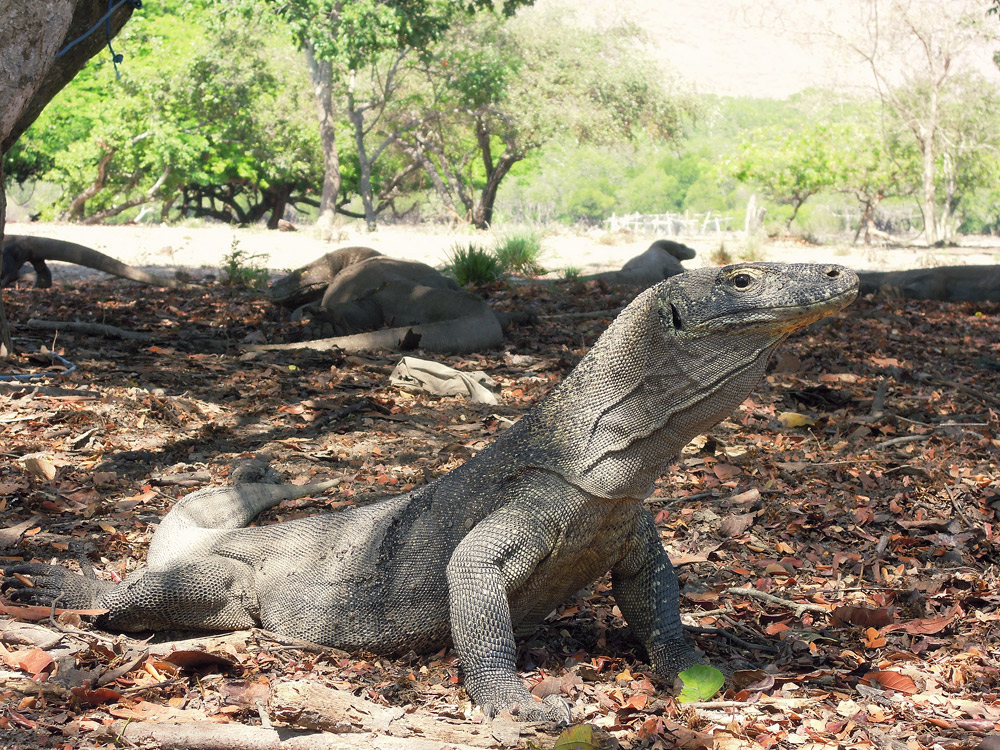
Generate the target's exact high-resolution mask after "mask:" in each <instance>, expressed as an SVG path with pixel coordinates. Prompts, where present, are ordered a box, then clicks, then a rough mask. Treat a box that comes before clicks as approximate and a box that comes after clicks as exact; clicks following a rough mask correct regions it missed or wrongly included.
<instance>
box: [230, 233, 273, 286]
mask: <svg viewBox="0 0 1000 750" xmlns="http://www.w3.org/2000/svg"><path fill="white" fill-rule="evenodd" d="M266 262H267V256H266V255H252V254H250V253H248V252H247V251H246V250H240V248H239V241H238V240H233V244H232V247H231V248H230V251H229V253H228V254H226V255H224V256H222V272H223V273H224V274H225V279H224V283H226V284H229V285H230V286H247V287H251V288H253V289H260V288H262V287H265V286H267V282H268V272H267V266H265V265H264V264H265V263H266Z"/></svg>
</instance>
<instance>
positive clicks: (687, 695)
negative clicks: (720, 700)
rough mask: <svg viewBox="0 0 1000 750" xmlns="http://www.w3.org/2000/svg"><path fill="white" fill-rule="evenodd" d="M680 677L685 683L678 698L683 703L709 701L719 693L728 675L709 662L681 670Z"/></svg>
mask: <svg viewBox="0 0 1000 750" xmlns="http://www.w3.org/2000/svg"><path fill="white" fill-rule="evenodd" d="M678 677H679V678H680V680H681V682H682V683H683V685H684V687H683V688H682V689H681V692H680V695H678V696H677V700H678V701H679V702H681V703H696V702H697V701H707V700H708V699H709V698H711V697H712V696H713V695H715V694H716V693H718V692H719V690H721V689H722V686H723V685H724V684H725V682H726V676H725V675H724V674H722V672H720V671H719V670H718V669H716V668H715V667H710V666H708V665H707V664H695V665H694V666H693V667H691V668H690V669H688V670H685V671H683V672H681V673H680V674H679V675H678Z"/></svg>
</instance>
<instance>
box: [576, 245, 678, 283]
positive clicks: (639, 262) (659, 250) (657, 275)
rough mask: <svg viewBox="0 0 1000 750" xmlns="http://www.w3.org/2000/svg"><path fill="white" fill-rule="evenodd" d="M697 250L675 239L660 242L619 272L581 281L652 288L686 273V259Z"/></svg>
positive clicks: (593, 275)
mask: <svg viewBox="0 0 1000 750" xmlns="http://www.w3.org/2000/svg"><path fill="white" fill-rule="evenodd" d="M694 257H695V251H694V250H693V249H692V248H690V247H688V246H687V245H684V244H682V243H680V242H674V241H673V240H656V241H655V242H653V243H652V244H651V245H650V246H649V247H648V248H647V249H646V251H645V252H643V253H640V254H639V255H637V256H635V257H634V258H632V259H630V260H628V261H626V263H625V265H623V266H622V267H621V269H620V270H618V271H603V272H601V273H595V274H591V275H590V276H581V277H580V281H603V282H604V283H606V284H620V285H622V286H641V287H647V286H652V285H653V284H655V283H657V282H658V281H663V280H664V279H669V278H670V277H671V276H676V275H677V274H679V273H683V272H684V266H682V265H681V261H682V260H691V259H692V258H694Z"/></svg>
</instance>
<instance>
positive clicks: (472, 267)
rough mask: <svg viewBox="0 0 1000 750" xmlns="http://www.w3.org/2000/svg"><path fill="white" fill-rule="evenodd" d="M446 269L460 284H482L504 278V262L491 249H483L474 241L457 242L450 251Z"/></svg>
mask: <svg viewBox="0 0 1000 750" xmlns="http://www.w3.org/2000/svg"><path fill="white" fill-rule="evenodd" d="M445 270H446V271H447V272H448V273H449V274H451V275H452V277H453V278H454V279H455V281H457V282H458V283H459V284H460V285H462V286H465V285H466V284H472V285H474V286H482V285H484V284H492V283H493V282H495V281H500V279H502V278H503V264H502V263H501V262H500V259H499V258H498V257H497V256H496V255H495V254H494V253H492V252H490V251H489V250H483V249H482V248H480V247H479V246H477V245H476V244H475V243H474V242H466V243H463V242H457V243H455V244H454V245H452V248H451V250H449V251H448V265H447V266H446V268H445Z"/></svg>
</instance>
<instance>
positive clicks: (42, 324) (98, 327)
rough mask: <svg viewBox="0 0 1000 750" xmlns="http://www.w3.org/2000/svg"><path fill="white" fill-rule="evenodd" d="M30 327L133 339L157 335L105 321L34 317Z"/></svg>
mask: <svg viewBox="0 0 1000 750" xmlns="http://www.w3.org/2000/svg"><path fill="white" fill-rule="evenodd" d="M27 326H28V328H39V329H43V330H47V331H73V332H74V333H92V334H94V335H96V336H109V337H111V338H116V339H130V340H133V341H152V340H153V339H154V338H155V337H154V336H153V335H152V334H149V333H141V332H139V331H126V330H125V329H124V328H117V327H116V326H109V325H105V324H104V323H82V322H80V321H63V320H38V319H37V318H32V319H31V320H29V321H28V323H27Z"/></svg>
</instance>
